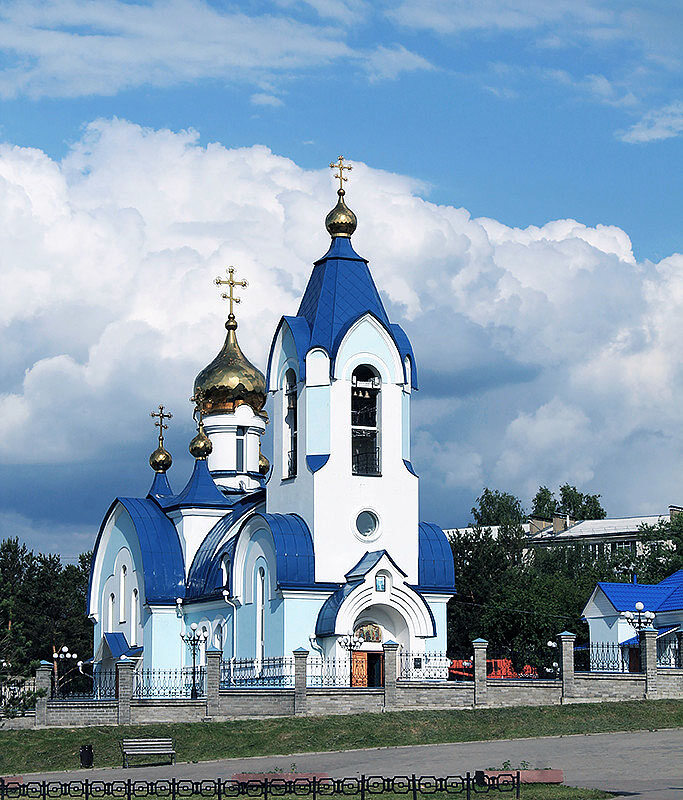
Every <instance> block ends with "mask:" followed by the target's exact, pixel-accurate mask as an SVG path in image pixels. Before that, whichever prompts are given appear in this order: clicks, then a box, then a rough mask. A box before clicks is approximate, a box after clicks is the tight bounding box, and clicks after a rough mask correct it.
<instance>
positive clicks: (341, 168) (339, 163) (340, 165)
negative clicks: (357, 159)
mask: <svg viewBox="0 0 683 800" xmlns="http://www.w3.org/2000/svg"><path fill="white" fill-rule="evenodd" d="M330 169H338V170H339V172H338V173H337V174H336V175H335V176H334V177H335V178H336V179H337V180H338V181H339V190H340V191H342V192H343V191H344V181H348V178H347V177H345V176H344V170H345V169H348V170H349V171H351V170H352V169H353V167H352V166H351V164H348V165H347V164H345V163H344V156H339V158H338V159H337V161H336V163H335V162H334V161H333V162H332V163H331V164H330Z"/></svg>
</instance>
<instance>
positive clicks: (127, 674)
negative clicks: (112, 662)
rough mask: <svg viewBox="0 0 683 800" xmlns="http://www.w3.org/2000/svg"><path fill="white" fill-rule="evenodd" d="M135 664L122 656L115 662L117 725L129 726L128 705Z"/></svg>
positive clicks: (131, 696)
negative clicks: (117, 707)
mask: <svg viewBox="0 0 683 800" xmlns="http://www.w3.org/2000/svg"><path fill="white" fill-rule="evenodd" d="M134 671H135V662H134V661H130V660H129V659H127V658H125V656H122V657H121V658H120V659H119V660H118V661H117V662H116V686H117V689H118V692H117V697H118V701H119V702H118V706H119V709H118V711H119V713H118V723H119V725H130V703H131V700H132V699H133V672H134Z"/></svg>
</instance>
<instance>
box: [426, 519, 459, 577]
mask: <svg viewBox="0 0 683 800" xmlns="http://www.w3.org/2000/svg"><path fill="white" fill-rule="evenodd" d="M417 579H418V586H419V588H420V590H421V591H423V592H424V591H429V590H430V589H432V590H437V591H443V590H444V589H445V590H450V591H452V592H454V591H455V588H454V587H455V566H454V564H453V551H452V550H451V546H450V544H449V543H448V539H447V538H446V534H445V533H444V532H443V531H442V530H441V528H439V526H438V525H434V524H433V523H431V522H421V523H420V526H419V539H418V556H417Z"/></svg>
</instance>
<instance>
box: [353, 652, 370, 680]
mask: <svg viewBox="0 0 683 800" xmlns="http://www.w3.org/2000/svg"><path fill="white" fill-rule="evenodd" d="M367 685H368V654H367V653H364V652H362V651H359V650H354V651H352V653H351V686H353V687H357V688H365V687H367Z"/></svg>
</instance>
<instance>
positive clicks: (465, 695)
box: [396, 681, 474, 709]
mask: <svg viewBox="0 0 683 800" xmlns="http://www.w3.org/2000/svg"><path fill="white" fill-rule="evenodd" d="M473 703H474V681H449V682H448V683H438V684H435V683H431V682H429V681H424V682H419V681H398V684H397V687H396V707H397V708H400V709H405V708H416V707H418V708H470V707H471V706H472V704H473Z"/></svg>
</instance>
